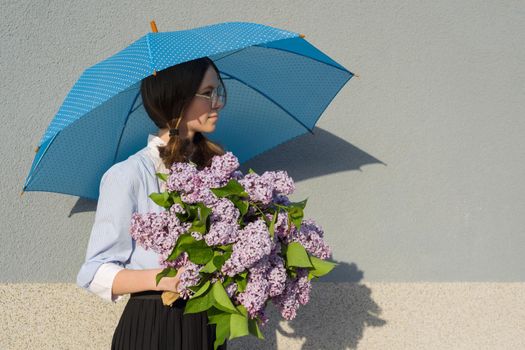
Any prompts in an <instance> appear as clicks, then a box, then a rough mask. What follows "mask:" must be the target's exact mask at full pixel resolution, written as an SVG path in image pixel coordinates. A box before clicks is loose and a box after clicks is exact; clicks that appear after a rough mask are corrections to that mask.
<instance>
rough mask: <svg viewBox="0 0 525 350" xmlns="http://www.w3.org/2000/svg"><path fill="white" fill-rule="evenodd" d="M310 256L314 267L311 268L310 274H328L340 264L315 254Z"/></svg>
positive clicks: (318, 275) (319, 275)
mask: <svg viewBox="0 0 525 350" xmlns="http://www.w3.org/2000/svg"><path fill="white" fill-rule="evenodd" d="M309 257H310V261H311V262H312V265H313V267H314V269H313V270H310V271H309V273H308V274H309V275H310V273H311V274H312V275H313V276H315V277H321V276H324V275H326V274H327V273H328V272H330V271H332V269H333V268H334V267H336V266H337V265H338V264H337V263H334V262H331V261H326V260H322V259H319V258H318V257H316V256H313V255H309Z"/></svg>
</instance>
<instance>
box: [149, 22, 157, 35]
mask: <svg viewBox="0 0 525 350" xmlns="http://www.w3.org/2000/svg"><path fill="white" fill-rule="evenodd" d="M149 24H150V25H151V31H152V32H153V33H158V32H159V31H158V30H157V25H156V24H155V21H151V22H149Z"/></svg>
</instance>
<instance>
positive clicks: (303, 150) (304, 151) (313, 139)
mask: <svg viewBox="0 0 525 350" xmlns="http://www.w3.org/2000/svg"><path fill="white" fill-rule="evenodd" d="M376 163H380V164H383V165H386V164H385V163H383V162H382V161H380V160H378V159H377V158H374V157H373V156H371V155H369V154H368V153H366V152H364V151H362V150H360V149H359V148H357V147H355V146H353V145H352V144H351V143H349V142H347V141H346V140H344V139H342V138H340V137H338V136H336V135H334V134H332V133H330V132H328V131H325V130H323V129H319V128H314V134H313V135H312V134H310V133H306V134H303V135H301V136H298V137H296V138H294V139H292V140H290V141H287V142H285V143H283V144H281V145H279V146H277V147H274V148H272V149H270V150H268V151H266V152H264V153H261V154H260V155H258V156H256V157H255V158H252V159H250V160H248V161H247V162H246V163H243V164H241V166H240V167H239V169H240V170H241V171H242V172H243V173H244V174H246V173H247V172H248V169H249V168H252V169H253V170H255V171H256V172H257V173H258V174H262V173H263V172H264V171H266V170H286V171H287V173H288V175H290V176H291V177H292V178H293V180H294V181H295V182H299V181H303V180H307V179H311V178H315V177H318V176H323V175H329V174H333V173H338V172H342V171H349V170H359V171H361V167H362V166H363V165H367V164H376ZM96 207H97V204H96V201H91V200H87V199H83V198H79V199H78V201H77V202H76V203H75V205H74V206H73V208H72V209H71V212H70V213H69V217H71V216H72V215H73V214H76V213H82V212H88V211H95V210H96Z"/></svg>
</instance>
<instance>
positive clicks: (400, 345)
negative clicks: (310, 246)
mask: <svg viewBox="0 0 525 350" xmlns="http://www.w3.org/2000/svg"><path fill="white" fill-rule="evenodd" d="M0 3H1V9H2V11H1V12H0V17H1V21H0V28H1V31H0V33H1V40H0V59H1V62H2V64H1V66H0V71H1V77H2V79H0V94H1V96H2V109H1V112H0V118H1V121H2V127H1V128H0V137H1V140H2V146H1V148H0V152H1V153H0V156H1V160H2V166H1V167H0V181H1V182H2V183H1V190H0V191H1V193H0V194H1V196H2V201H1V202H0V212H1V213H2V214H1V215H2V218H1V220H0V242H1V244H0V293H1V295H0V297H1V298H0V349H24V348H27V345H28V344H42V346H41V348H46V349H47V348H49V349H59V348H63V349H72V348H93V349H106V348H107V344H108V340H109V339H110V335H111V332H112V331H113V329H112V327H114V325H115V324H116V321H117V320H118V317H119V316H120V312H121V310H122V307H123V305H124V304H123V303H119V304H117V305H108V304H105V303H103V302H101V301H99V300H97V299H96V298H95V297H94V296H91V295H88V294H87V293H86V292H84V291H82V290H80V289H78V288H77V287H75V286H74V284H73V283H74V280H75V276H76V273H77V271H78V269H79V267H80V265H81V263H82V261H83V259H84V254H85V249H86V246H87V241H88V238H89V233H90V230H91V225H92V223H93V218H94V210H95V208H96V203H94V202H89V201H85V200H79V199H78V198H77V197H72V196H66V195H62V194H55V193H44V192H26V193H25V194H24V195H23V196H22V197H20V195H19V194H20V191H21V188H22V185H23V181H24V179H25V177H26V175H27V173H28V171H29V168H30V166H31V162H32V160H33V156H34V148H35V146H36V143H37V142H38V140H39V139H40V137H41V135H42V133H43V132H44V131H45V128H46V126H47V125H48V123H49V122H50V121H51V119H52V118H53V116H54V114H55V113H56V112H57V110H58V108H59V106H60V104H61V102H62V101H63V99H64V98H65V96H66V94H67V92H68V91H69V89H70V88H71V87H72V86H73V84H74V83H75V81H76V80H77V78H78V77H79V76H80V74H81V73H82V71H83V70H84V69H86V68H87V67H89V66H91V65H93V64H95V63H97V62H98V61H100V60H102V59H104V58H106V57H108V56H110V55H112V54H114V53H115V52H117V51H119V50H120V49H121V48H123V47H125V46H127V45H129V44H130V43H132V42H133V41H135V40H136V39H138V38H139V37H141V36H142V35H144V34H145V33H147V32H148V31H150V27H149V21H150V20H155V21H156V23H157V26H158V28H159V31H168V30H179V29H188V28H192V27H196V26H202V25H207V24H212V23H217V22H223V21H250V22H257V23H262V24H268V25H271V26H275V27H278V28H283V29H288V30H291V31H295V32H299V33H304V34H305V35H306V38H305V39H306V40H308V41H309V42H310V43H312V44H313V45H315V46H316V47H318V48H319V49H321V50H323V51H324V52H326V53H327V54H328V55H329V56H331V57H332V58H333V59H335V60H336V61H337V62H339V63H340V64H342V65H343V66H345V67H347V68H348V69H349V70H350V71H352V72H355V73H357V74H359V75H360V78H357V77H354V78H352V79H351V80H350V81H349V82H348V84H347V86H345V87H344V88H343V90H342V91H341V92H340V93H339V94H338V95H337V96H336V97H335V99H334V100H333V102H332V103H331V105H330V106H329V107H328V108H327V109H326V111H325V112H324V114H323V116H322V117H321V119H320V121H319V123H318V124H317V127H316V129H315V130H314V132H315V134H314V135H311V134H308V135H304V136H302V137H299V138H297V139H294V140H293V141H291V142H289V143H286V144H283V145H281V146H279V147H277V148H275V149H273V150H270V151H268V152H267V153H265V154H263V155H261V156H259V157H257V158H256V159H253V160H250V161H249V162H247V163H246V164H243V166H242V170H246V169H248V168H249V167H251V168H253V169H255V170H257V171H259V170H267V169H285V170H287V171H288V173H289V174H290V175H291V176H292V177H293V178H294V179H295V180H296V184H297V190H296V192H295V193H294V195H292V198H293V199H294V200H302V199H304V198H306V197H308V198H309V200H308V205H307V207H306V217H309V218H313V219H315V220H316V221H317V222H318V223H319V224H320V225H321V226H322V227H323V228H324V230H325V234H326V240H327V242H328V243H329V244H330V245H331V246H332V247H333V259H334V260H335V261H337V262H339V263H340V265H339V266H338V268H337V269H336V270H335V271H334V272H333V273H332V274H331V275H330V276H327V277H326V278H325V279H324V280H321V281H319V282H318V283H316V284H315V285H314V290H313V292H312V293H313V296H312V302H311V303H310V304H309V305H307V306H306V307H305V308H304V309H303V310H302V311H303V313H302V314H301V313H299V316H298V318H297V320H296V321H295V320H294V321H292V322H288V323H286V322H281V323H278V322H277V321H274V323H272V324H271V327H273V329H276V328H277V331H271V332H269V334H270V335H269V336H268V339H267V340H268V342H267V343H266V345H265V346H266V347H267V348H282V349H284V348H290V349H291V348H297V349H344V348H364V349H443V348H454V349H459V348H461V349H463V348H464V349H494V348H498V349H516V348H520V347H521V348H523V347H525V346H524V344H523V339H524V338H525V334H524V333H523V329H524V328H525V327H524V326H523V325H524V324H525V315H524V304H523V300H524V289H525V285H524V284H525V269H524V268H523V266H525V257H524V254H523V247H525V216H524V215H523V213H525V200H524V199H523V198H525V185H524V184H523V179H524V178H525V163H524V162H523V161H522V160H523V159H525V141H524V135H525V118H523V116H524V115H525V103H524V99H523V96H525V84H523V81H524V80H525V66H524V65H523V62H524V61H525V50H524V45H523V43H524V42H525V25H524V22H523V17H524V15H525V4H524V2H523V1H499V2H488V1H462V2H456V1H451V0H447V1H439V2H436V1H417V2H416V1H393V2H386V1H385V2H383V1H366V2H361V1H331V2H321V1H318V2H312V1H287V2H280V1H276V0H269V1H222V2H218V1H211V2H204V3H203V2H189V1H167V0H160V1H142V2H140V3H139V2H133V3H130V2H125V1H121V0H117V1H112V2H104V3H102V2H86V1H55V2H50V1H40V2H29V1H16V2H15V1H6V0H0ZM312 83H313V84H315V82H312ZM79 161H82V160H81V159H79ZM323 281H324V282H325V283H322V282H323ZM341 305H343V306H341ZM380 310H381V311H380ZM272 315H274V316H275V317H274V318H277V315H276V314H272ZM244 341H247V340H239V341H234V342H232V344H234V345H232V348H238V349H241V348H243V345H242V344H244V343H243V342H244ZM250 344H251V345H250V346H253V347H254V348H262V345H260V344H255V343H250ZM38 347H39V348H40V346H38Z"/></svg>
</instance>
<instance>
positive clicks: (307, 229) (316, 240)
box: [285, 219, 332, 259]
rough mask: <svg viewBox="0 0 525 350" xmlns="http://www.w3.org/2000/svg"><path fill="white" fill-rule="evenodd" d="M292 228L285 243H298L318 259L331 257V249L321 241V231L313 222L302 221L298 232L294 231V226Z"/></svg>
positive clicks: (310, 220) (309, 220) (308, 220)
mask: <svg viewBox="0 0 525 350" xmlns="http://www.w3.org/2000/svg"><path fill="white" fill-rule="evenodd" d="M292 228H293V230H291V232H290V233H291V234H290V236H289V237H286V239H285V243H290V242H292V241H293V242H299V243H301V245H302V246H303V247H304V248H305V249H306V251H307V252H309V253H310V254H312V255H314V256H316V257H318V258H320V259H327V258H329V257H330V256H331V254H332V251H331V248H330V247H329V246H328V245H327V244H326V243H325V241H324V240H323V234H324V233H323V230H322V228H321V227H320V226H319V225H318V224H316V223H315V221H314V220H312V219H304V220H303V221H302V222H301V228H300V230H299V231H297V230H296V229H295V226H294V227H292Z"/></svg>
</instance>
